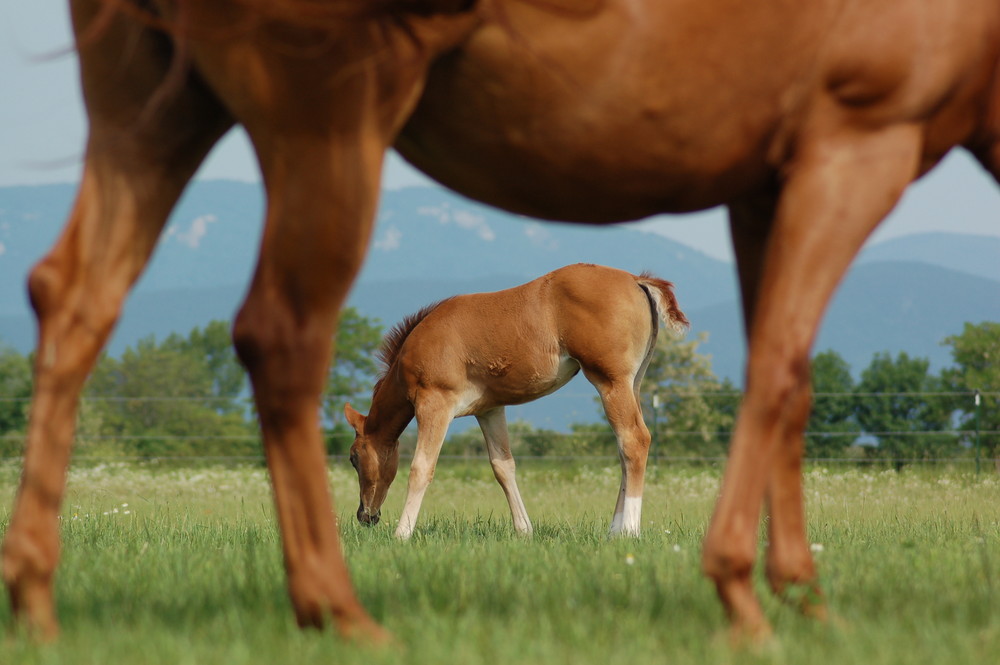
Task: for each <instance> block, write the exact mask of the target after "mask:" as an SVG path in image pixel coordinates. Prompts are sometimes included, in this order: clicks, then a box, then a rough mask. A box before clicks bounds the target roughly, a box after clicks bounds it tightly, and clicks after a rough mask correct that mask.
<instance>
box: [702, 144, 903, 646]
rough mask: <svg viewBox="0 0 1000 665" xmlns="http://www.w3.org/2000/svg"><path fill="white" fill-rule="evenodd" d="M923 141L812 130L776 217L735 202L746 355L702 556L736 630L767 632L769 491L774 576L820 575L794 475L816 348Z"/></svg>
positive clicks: (775, 580) (809, 579) (807, 578)
mask: <svg viewBox="0 0 1000 665" xmlns="http://www.w3.org/2000/svg"><path fill="white" fill-rule="evenodd" d="M819 134H821V132H817V135H819ZM919 145H920V136H919V131H918V130H917V129H916V128H915V127H913V126H909V125H901V126H892V127H887V128H882V129H879V130H877V131H876V130H865V131H863V130H861V129H858V130H857V131H848V130H843V131H841V132H838V133H835V134H832V135H831V136H830V137H823V138H814V139H813V140H812V141H811V142H804V143H803V144H802V145H801V146H800V148H799V151H800V152H799V154H798V155H797V161H796V164H795V168H794V169H791V170H789V173H788V176H787V180H786V182H785V183H784V186H783V189H782V192H781V195H780V198H779V199H778V201H777V208H776V213H775V214H774V216H773V221H769V220H767V219H763V218H760V217H757V218H754V216H752V215H751V216H749V217H748V216H747V215H746V213H747V211H746V210H744V211H742V212H743V213H744V214H742V215H741V214H739V213H740V212H741V211H740V210H738V209H737V210H734V215H733V219H732V226H733V237H734V245H735V247H736V252H737V258H738V260H739V262H740V266H739V267H740V277H741V282H742V286H743V298H744V308H745V316H746V321H747V329H748V334H749V360H748V364H747V377H746V392H745V396H744V400H743V405H742V407H741V409H740V415H739V419H738V421H737V424H736V429H735V432H734V435H733V440H732V445H731V450H730V457H729V461H728V463H727V465H726V471H725V475H724V477H723V481H722V489H721V492H720V496H719V500H718V503H717V504H716V508H715V513H714V515H713V517H712V521H711V524H710V525H709V530H708V534H707V536H706V538H705V547H704V554H703V565H704V568H705V571H706V573H707V574H708V575H709V576H710V577H711V578H712V579H713V580H714V581H715V584H716V588H717V590H718V592H719V596H720V599H721V600H722V602H723V605H724V607H725V609H726V611H727V613H728V614H729V616H730V618H731V620H732V622H733V626H734V629H735V631H736V633H737V634H738V635H741V636H750V637H754V638H759V637H761V636H764V635H767V634H768V633H769V632H770V627H769V625H768V623H767V620H766V619H765V618H764V615H763V612H762V611H761V608H760V604H759V603H758V601H757V598H756V597H755V595H754V593H753V589H752V585H751V570H752V567H753V562H754V552H755V548H756V537H757V528H758V523H759V519H760V512H761V507H762V503H763V499H764V496H765V492H767V493H768V494H769V496H770V497H771V502H770V508H771V515H772V525H771V536H772V538H773V540H772V543H771V545H772V547H776V548H777V550H776V551H775V552H774V553H772V554H770V555H769V562H770V565H769V570H768V572H769V575H770V577H771V581H772V585H773V586H775V587H776V588H784V587H785V586H786V585H787V583H788V582H806V583H809V584H812V583H813V579H814V577H815V575H814V572H813V571H812V560H811V557H810V555H809V551H808V545H807V543H806V541H805V532H804V518H801V514H802V511H803V508H802V492H801V479H800V478H798V473H799V470H798V465H799V464H800V463H801V462H800V460H801V436H802V427H803V426H804V425H805V422H806V418H807V416H808V409H807V406H808V389H809V349H810V347H811V345H812V341H813V339H814V336H815V333H816V329H817V327H818V324H819V320H820V317H821V316H822V313H823V311H824V309H825V307H826V304H827V302H828V301H829V299H830V296H831V295H832V293H833V291H834V289H835V288H836V285H837V284H838V282H839V281H840V279H841V277H842V276H843V274H844V272H845V271H846V270H847V267H848V265H849V264H850V261H851V259H852V258H853V257H854V255H855V254H856V253H857V251H858V250H859V249H860V247H861V245H862V244H863V242H864V240H865V239H866V238H867V236H868V234H869V233H870V232H871V231H872V229H874V228H875V226H876V225H877V224H878V222H879V221H880V220H881V219H882V218H883V217H884V216H885V215H886V214H888V212H889V211H890V210H891V208H892V206H893V205H895V202H896V201H897V200H898V198H899V196H900V195H901V193H902V192H903V190H904V189H905V187H906V185H907V184H909V182H910V181H911V180H912V179H913V178H914V177H915V176H916V173H917V162H918V153H919ZM803 395H805V397H804V398H803ZM776 470H777V471H776ZM791 473H794V474H796V481H792V480H790V478H789V475H790V474H791ZM796 516H799V517H798V518H796Z"/></svg>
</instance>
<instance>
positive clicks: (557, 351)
mask: <svg viewBox="0 0 1000 665" xmlns="http://www.w3.org/2000/svg"><path fill="white" fill-rule="evenodd" d="M654 317H655V314H654V313H653V311H652V309H651V305H650V301H649V298H648V296H647V295H646V294H645V292H644V291H643V290H642V288H641V287H640V286H639V284H638V283H637V281H636V277H635V276H634V275H631V274H630V273H628V272H625V271H623V270H617V269H614V268H608V267H604V266H596V265H588V264H576V265H572V266H566V267H565V268H560V269H559V270H555V271H553V272H551V273H548V274H547V275H543V276H542V277H539V278H538V279H536V280H533V281H531V282H528V283H527V284H523V285H521V286H517V287H514V288H511V289H505V290H503V291H495V292H491V293H474V294H468V295H461V296H456V297H454V298H450V299H448V300H446V301H443V302H442V303H440V304H439V305H438V306H437V307H435V308H434V309H433V310H432V311H431V312H430V313H429V314H428V315H427V316H426V317H425V318H424V319H423V320H422V321H421V322H420V324H419V325H417V326H416V327H415V328H414V329H413V331H412V332H411V333H410V335H409V336H408V338H407V340H406V342H405V343H404V344H403V346H402V348H401V349H400V354H399V363H400V367H399V368H400V371H401V373H402V376H403V377H404V380H405V381H406V382H407V384H408V385H409V386H410V387H411V390H413V389H421V388H423V389H428V388H433V389H436V390H446V391H453V392H464V391H469V390H478V391H482V392H483V393H484V397H482V398H477V400H476V402H477V403H476V405H475V406H474V407H472V408H469V409H467V410H466V411H467V412H468V413H475V412H476V411H477V410H480V409H483V408H489V407H490V406H494V405H498V404H500V403H506V404H516V403H521V402H525V401H530V400H532V399H536V398H537V397H540V396H541V395H544V394H547V393H549V392H552V391H553V390H556V389H558V388H559V387H560V386H562V385H563V384H565V383H566V381H568V380H569V379H570V378H572V376H573V375H574V374H575V373H576V372H577V371H579V369H580V366H581V365H582V366H583V367H584V369H588V368H590V367H593V368H595V370H598V371H601V372H602V373H607V372H612V373H614V372H623V373H624V372H627V371H632V372H633V373H634V370H635V368H636V366H637V365H636V363H637V362H641V360H642V358H644V357H645V355H646V353H647V350H648V347H649V344H650V339H651V337H655V328H654V326H655V325H656V323H655V319H654ZM484 400H485V403H484Z"/></svg>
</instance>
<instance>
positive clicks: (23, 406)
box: [0, 347, 31, 457]
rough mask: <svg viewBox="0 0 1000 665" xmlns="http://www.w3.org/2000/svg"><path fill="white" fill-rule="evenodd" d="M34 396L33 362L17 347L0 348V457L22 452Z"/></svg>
mask: <svg viewBox="0 0 1000 665" xmlns="http://www.w3.org/2000/svg"><path fill="white" fill-rule="evenodd" d="M30 398H31V362H30V361H29V359H28V358H27V357H26V356H22V355H21V354H20V353H18V352H17V351H15V350H14V349H10V348H7V347H0V457H13V456H17V455H20V454H21V452H22V450H23V446H24V433H25V429H26V427H27V422H28V415H27V414H28V400H29V399H30Z"/></svg>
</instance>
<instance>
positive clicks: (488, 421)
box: [476, 407, 533, 536]
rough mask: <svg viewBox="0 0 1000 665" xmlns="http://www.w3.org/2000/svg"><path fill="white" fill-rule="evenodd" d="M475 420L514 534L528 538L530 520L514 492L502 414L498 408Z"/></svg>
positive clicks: (511, 467)
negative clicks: (515, 532)
mask: <svg viewBox="0 0 1000 665" xmlns="http://www.w3.org/2000/svg"><path fill="white" fill-rule="evenodd" d="M476 419H477V420H478V421H479V428H480V429H482V431H483V437H484V438H485V439H486V451H487V452H488V453H489V456H490V466H492V467H493V475H494V476H495V477H496V479H497V482H498V483H500V487H501V488H502V489H503V493H504V495H505V496H506V497H507V504H508V505H509V506H510V514H511V518H512V519H513V521H514V530H515V531H517V532H518V533H519V534H521V535H524V536H530V535H531V534H532V533H533V529H532V526H531V520H530V519H528V511H527V509H526V508H525V507H524V501H523V500H522V499H521V492H520V491H518V489H517V480H516V478H515V470H514V469H515V465H514V457H513V455H511V454H510V441H509V439H508V434H507V417H506V413H505V411H504V409H503V407H500V408H499V409H494V410H492V411H489V412H487V413H485V414H483V415H480V416H477V418H476Z"/></svg>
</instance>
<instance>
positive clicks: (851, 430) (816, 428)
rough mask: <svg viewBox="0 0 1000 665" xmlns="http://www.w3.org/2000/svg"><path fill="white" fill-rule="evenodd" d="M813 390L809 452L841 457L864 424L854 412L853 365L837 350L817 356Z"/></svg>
mask: <svg viewBox="0 0 1000 665" xmlns="http://www.w3.org/2000/svg"><path fill="white" fill-rule="evenodd" d="M812 391H813V405H812V412H811V413H810V416H809V424H808V425H807V426H806V432H808V434H807V435H806V456H808V457H821V458H822V457H841V456H843V454H844V452H845V450H846V449H847V448H848V447H849V446H850V445H851V444H853V443H854V441H855V440H856V439H857V438H858V436H859V435H860V434H861V426H860V425H859V424H858V421H857V418H856V416H855V413H854V403H855V398H854V397H853V395H852V394H851V393H853V392H854V379H853V378H852V377H851V367H850V365H848V364H847V361H846V360H844V359H843V358H842V357H841V356H840V354H838V353H837V352H836V351H832V350H830V351H824V352H822V353H818V354H816V356H815V357H813V360H812Z"/></svg>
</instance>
